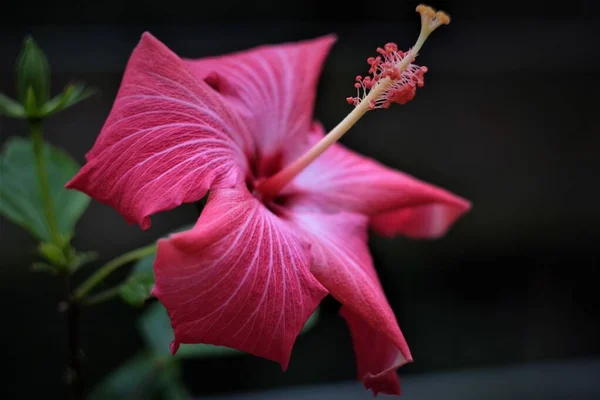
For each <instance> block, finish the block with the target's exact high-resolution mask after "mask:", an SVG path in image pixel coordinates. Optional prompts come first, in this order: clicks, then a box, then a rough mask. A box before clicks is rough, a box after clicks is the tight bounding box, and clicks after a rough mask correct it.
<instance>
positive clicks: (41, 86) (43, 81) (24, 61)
mask: <svg viewBox="0 0 600 400" xmlns="http://www.w3.org/2000/svg"><path fill="white" fill-rule="evenodd" d="M17 93H18V94H19V98H20V100H21V102H23V104H26V103H27V101H28V99H29V101H31V99H34V101H33V103H31V104H30V106H31V111H32V114H35V113H36V111H37V110H39V108H40V107H41V106H42V105H43V104H44V103H46V101H48V98H49V97H50V65H49V64H48V59H47V58H46V55H45V54H44V52H43V51H42V49H40V48H39V46H38V45H37V43H35V41H34V40H33V38H32V37H30V36H28V37H26V38H25V40H24V41H23V46H22V48H21V53H20V54H19V58H18V60H17ZM25 108H26V109H27V107H25ZM30 115H31V114H30Z"/></svg>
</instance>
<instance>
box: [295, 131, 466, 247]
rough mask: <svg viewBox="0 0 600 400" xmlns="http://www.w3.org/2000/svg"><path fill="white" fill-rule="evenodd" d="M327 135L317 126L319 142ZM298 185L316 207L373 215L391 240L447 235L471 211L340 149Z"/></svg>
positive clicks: (376, 227) (376, 225) (417, 182)
mask: <svg viewBox="0 0 600 400" xmlns="http://www.w3.org/2000/svg"><path fill="white" fill-rule="evenodd" d="M322 136H323V128H322V126H321V125H320V124H315V126H314V127H313V135H312V140H313V142H316V141H317V140H318V139H319V138H321V137H322ZM294 184H295V188H296V190H300V191H302V192H304V193H309V194H310V196H311V197H313V200H312V201H311V202H312V203H313V204H314V205H318V206H319V207H320V208H323V207H325V208H329V209H332V210H339V209H341V210H348V211H353V212H358V213H363V214H366V215H369V216H370V217H372V220H371V224H372V228H373V229H374V230H375V231H376V232H378V233H380V234H383V235H390V236H392V235H396V234H403V235H406V236H409V237H415V238H417V237H418V238H422V237H437V236H441V235H443V234H444V233H445V232H446V231H447V229H448V228H450V226H451V225H452V224H453V223H454V222H455V221H456V220H457V219H458V218H459V217H460V216H461V215H462V214H464V213H465V212H466V211H468V210H469V209H470V207H471V205H470V203H469V202H468V201H467V200H465V199H463V198H461V197H458V196H456V195H454V194H452V193H450V192H448V191H446V190H444V189H441V188H439V187H436V186H434V185H430V184H428V183H425V182H423V181H420V180H418V179H416V178H414V177H412V176H410V175H408V174H405V173H402V172H400V171H396V170H393V169H391V168H388V167H385V166H384V165H382V164H380V163H378V162H377V161H375V160H373V159H370V158H367V157H364V156H361V155H359V154H357V153H355V152H353V151H351V150H349V149H346V148H345V147H343V146H342V145H340V144H335V145H333V146H332V147H330V148H329V149H327V151H326V152H325V153H323V155H321V157H319V158H318V159H317V160H315V162H313V163H312V164H311V165H309V166H308V168H306V169H305V170H304V171H302V173H301V174H300V175H299V176H298V177H297V178H296V179H295V181H294Z"/></svg>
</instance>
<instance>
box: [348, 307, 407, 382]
mask: <svg viewBox="0 0 600 400" xmlns="http://www.w3.org/2000/svg"><path fill="white" fill-rule="evenodd" d="M340 314H341V315H342V317H344V319H345V320H346V322H347V323H348V327H349V328H350V332H351V334H352V342H353V344H354V352H355V353H356V363H357V365H358V376H359V379H361V380H362V381H363V382H364V384H365V387H366V388H367V389H371V390H372V391H373V393H374V394H377V393H388V394H400V380H399V379H398V374H397V373H396V370H397V369H398V368H399V367H401V366H403V365H404V364H406V363H407V362H410V361H412V360H411V359H408V360H407V359H406V357H405V356H404V355H403V354H402V352H401V351H400V350H398V348H397V347H396V346H395V345H394V343H393V342H392V341H391V340H389V339H388V338H387V337H386V336H385V335H384V334H382V333H381V332H379V331H378V330H376V329H374V328H372V327H371V326H369V324H367V323H366V322H365V321H364V320H363V319H362V318H361V317H360V316H358V315H357V314H355V313H353V312H352V311H350V309H349V308H348V307H342V308H341V310H340ZM373 371H380V372H378V373H373Z"/></svg>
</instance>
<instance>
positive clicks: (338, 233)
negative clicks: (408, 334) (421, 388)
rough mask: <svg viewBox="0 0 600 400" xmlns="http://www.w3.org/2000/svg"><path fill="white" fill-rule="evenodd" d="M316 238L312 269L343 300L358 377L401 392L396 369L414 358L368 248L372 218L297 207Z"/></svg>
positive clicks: (301, 222) (304, 226)
mask: <svg viewBox="0 0 600 400" xmlns="http://www.w3.org/2000/svg"><path fill="white" fill-rule="evenodd" d="M293 218H294V220H295V222H296V223H297V224H298V225H299V226H300V227H301V228H302V229H303V230H305V231H306V232H307V235H308V237H309V238H310V239H311V240H312V243H313V245H312V255H313V263H312V266H311V271H312V273H313V274H314V275H315V276H316V277H317V279H318V280H319V282H321V283H322V284H323V286H325V287H326V288H327V290H329V292H330V293H331V295H332V296H333V297H335V298H336V299H337V300H339V301H340V302H341V303H342V305H343V307H342V311H341V313H342V315H343V316H344V318H346V321H347V322H348V325H349V327H350V330H351V333H352V338H353V342H354V348H355V351H356V359H357V363H358V372H359V379H361V380H362V381H363V382H364V384H365V386H366V387H368V388H371V389H372V390H373V392H374V393H375V394H376V393H377V392H384V393H392V394H397V393H399V385H398V383H397V377H396V378H394V376H395V374H396V372H395V371H396V369H397V368H398V367H400V366H401V365H403V364H405V363H407V362H410V361H412V357H411V355H410V351H409V349H408V345H407V344H406V341H405V340H404V336H403V335H402V332H401V331H400V327H399V326H398V322H397V321H396V317H395V316H394V312H393V311H392V309H391V308H390V306H389V304H388V302H387V299H386V297H385V294H384V292H383V289H382V287H381V284H380V283H379V279H378V278H377V273H376V272H375V269H374V268H373V261H372V260H371V255H370V254H369V249H368V247H367V225H368V220H367V217H365V216H362V215H359V214H354V213H347V212H342V213H336V214H324V213H318V212H314V213H313V212H307V211H305V210H296V211H295V212H294V213H293Z"/></svg>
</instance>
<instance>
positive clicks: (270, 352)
mask: <svg viewBox="0 0 600 400" xmlns="http://www.w3.org/2000/svg"><path fill="white" fill-rule="evenodd" d="M294 230H295V228H294V226H293V225H291V224H290V223H289V222H287V221H284V220H282V219H280V218H279V217H277V216H275V215H274V214H273V213H272V212H271V211H269V210H268V209H266V208H265V207H264V206H263V205H262V204H260V203H259V202H258V201H257V200H256V199H255V198H254V197H252V196H251V195H250V193H249V192H248V190H247V189H246V188H245V187H243V188H236V189H216V190H211V192H210V195H209V199H208V203H207V205H206V207H205V209H204V211H203V212H202V215H201V216H200V219H199V220H198V222H197V223H196V225H195V226H194V228H193V229H192V230H190V231H187V232H183V233H178V234H175V235H173V236H171V237H170V238H169V239H163V240H160V241H159V244H158V254H157V258H156V263H155V265H154V272H155V274H156V286H155V290H154V294H155V295H156V296H157V297H158V298H159V300H160V301H161V302H162V303H163V304H164V306H165V307H166V308H167V311H168V312H169V315H170V317H171V324H172V326H173V330H174V332H175V341H174V344H173V350H174V351H176V349H177V347H178V346H179V343H208V344H215V345H223V346H228V347H232V348H236V349H238V350H242V351H245V352H248V353H251V354H254V355H258V356H261V357H265V358H268V359H270V360H274V361H277V362H279V363H281V365H282V367H283V369H284V370H285V369H286V368H287V365H288V361H289V358H290V353H291V350H292V345H293V343H294V341H295V339H296V337H297V335H298V333H299V332H300V330H301V329H302V327H303V326H304V323H305V322H306V320H307V319H308V318H309V317H310V315H311V314H312V312H313V311H314V309H315V308H316V307H317V305H318V304H319V302H320V300H321V299H322V298H323V297H324V296H325V295H326V294H327V291H326V290H325V289H324V288H323V286H321V284H319V282H318V281H317V280H316V279H315V278H314V277H313V276H312V274H311V273H310V271H309V262H310V256H309V251H310V250H309V247H308V245H306V244H305V243H304V242H303V241H301V239H300V238H299V236H298V235H297V234H296V233H295V232H294Z"/></svg>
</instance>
